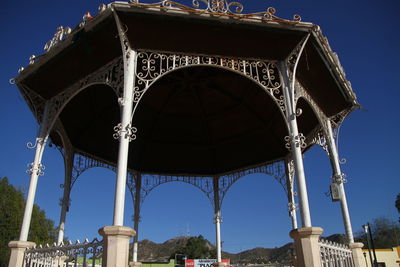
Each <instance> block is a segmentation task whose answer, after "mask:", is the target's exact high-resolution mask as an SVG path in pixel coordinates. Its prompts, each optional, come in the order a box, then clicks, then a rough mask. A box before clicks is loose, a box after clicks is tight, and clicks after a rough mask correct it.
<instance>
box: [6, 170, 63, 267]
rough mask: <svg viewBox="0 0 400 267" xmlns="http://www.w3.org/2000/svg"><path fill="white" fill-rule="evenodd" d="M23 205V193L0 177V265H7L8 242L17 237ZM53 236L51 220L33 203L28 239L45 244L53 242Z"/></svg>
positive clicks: (54, 231)
mask: <svg viewBox="0 0 400 267" xmlns="http://www.w3.org/2000/svg"><path fill="white" fill-rule="evenodd" d="M24 207H25V199H24V194H23V193H22V192H21V191H20V190H17V189H15V188H14V187H13V186H12V185H11V184H9V182H8V179H7V178H6V177H3V178H0V211H1V216H0V267H3V266H7V265H8V259H9V256H10V249H9V248H8V242H10V241H11V240H18V238H19V232H20V228H21V224H22V217H23V213H24ZM55 237H56V229H55V227H54V223H53V221H51V220H49V219H47V218H46V214H45V212H44V211H43V210H41V209H40V208H39V207H38V206H37V205H34V207H33V211H32V219H31V226H30V231H29V236H28V240H29V241H33V242H35V243H36V244H45V243H52V242H54V241H55Z"/></svg>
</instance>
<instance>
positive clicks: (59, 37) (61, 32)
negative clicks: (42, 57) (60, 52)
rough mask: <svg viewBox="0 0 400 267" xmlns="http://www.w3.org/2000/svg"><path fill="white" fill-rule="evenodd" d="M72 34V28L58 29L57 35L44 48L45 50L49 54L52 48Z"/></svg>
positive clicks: (61, 27)
mask: <svg viewBox="0 0 400 267" xmlns="http://www.w3.org/2000/svg"><path fill="white" fill-rule="evenodd" d="M70 33H71V28H70V27H65V28H64V27H63V26H60V27H58V28H57V31H56V33H55V34H54V37H53V39H51V40H50V41H48V42H47V43H46V45H45V46H44V50H45V51H46V52H49V51H50V49H51V48H53V47H54V46H56V45H57V44H59V43H60V42H61V41H62V40H64V39H65V37H66V36H67V35H68V34H70Z"/></svg>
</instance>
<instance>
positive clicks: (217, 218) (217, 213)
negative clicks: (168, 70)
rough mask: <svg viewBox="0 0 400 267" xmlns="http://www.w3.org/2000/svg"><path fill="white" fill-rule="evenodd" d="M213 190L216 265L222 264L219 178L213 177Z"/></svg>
mask: <svg viewBox="0 0 400 267" xmlns="http://www.w3.org/2000/svg"><path fill="white" fill-rule="evenodd" d="M213 188H214V222H215V243H216V246H217V263H220V262H222V256H221V254H222V253H221V251H222V247H221V222H222V217H221V207H220V206H221V205H220V199H219V177H214V180H213Z"/></svg>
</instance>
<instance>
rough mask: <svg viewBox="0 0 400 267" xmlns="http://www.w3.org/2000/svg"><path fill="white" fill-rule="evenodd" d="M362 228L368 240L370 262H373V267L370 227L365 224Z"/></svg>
mask: <svg viewBox="0 0 400 267" xmlns="http://www.w3.org/2000/svg"><path fill="white" fill-rule="evenodd" d="M362 227H363V229H364V233H365V239H366V240H367V245H368V254H369V260H370V261H371V266H373V261H372V255H371V242H370V241H369V238H368V225H366V224H364V225H363V226H362Z"/></svg>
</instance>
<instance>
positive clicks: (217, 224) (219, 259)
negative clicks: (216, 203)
mask: <svg viewBox="0 0 400 267" xmlns="http://www.w3.org/2000/svg"><path fill="white" fill-rule="evenodd" d="M221 221H222V219H221V211H220V210H218V211H216V213H215V233H216V243H217V262H222V256H221V254H222V253H221V252H222V247H221Z"/></svg>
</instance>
